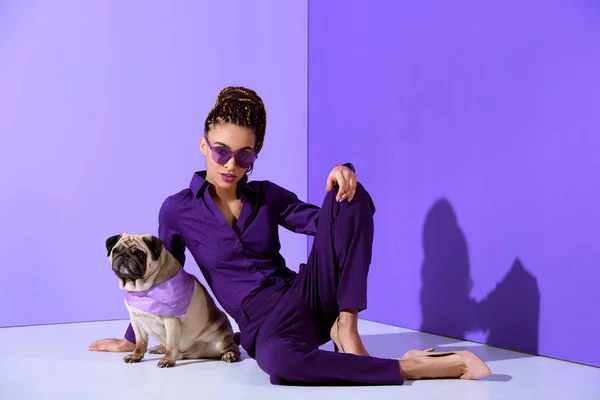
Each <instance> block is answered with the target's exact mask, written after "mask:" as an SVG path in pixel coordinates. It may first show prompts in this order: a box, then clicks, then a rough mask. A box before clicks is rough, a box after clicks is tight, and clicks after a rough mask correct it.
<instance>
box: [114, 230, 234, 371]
mask: <svg viewBox="0 0 600 400" xmlns="http://www.w3.org/2000/svg"><path fill="white" fill-rule="evenodd" d="M106 249H107V251H108V257H109V259H110V264H111V266H112V270H113V272H114V273H115V275H116V276H117V277H118V278H119V287H120V288H121V289H122V290H123V291H124V292H125V306H126V307H127V309H128V310H129V317H130V321H131V325H132V327H133V330H134V332H135V341H136V346H135V349H134V350H133V353H131V354H129V355H127V356H126V357H125V358H124V361H125V362H126V363H137V362H140V361H141V360H142V358H143V357H144V354H145V353H146V350H147V347H148V335H150V336H152V337H153V338H154V339H156V340H157V341H158V342H159V343H160V345H159V346H156V347H153V348H151V349H150V350H148V352H149V353H151V354H164V356H163V358H162V359H161V360H160V361H159V362H158V367H160V368H168V367H173V366H175V362H176V360H183V359H200V358H207V359H218V358H220V359H221V360H223V361H225V362H234V361H236V360H238V359H239V357H240V350H239V347H238V345H237V344H236V342H235V341H234V333H233V330H232V327H231V324H230V322H229V319H228V318H227V315H226V314H225V313H224V312H223V311H221V310H220V309H218V308H217V306H216V304H215V302H214V300H213V299H212V297H211V296H210V294H209V293H208V292H207V290H206V288H205V287H204V286H203V285H202V284H201V283H200V282H199V281H198V279H197V278H196V277H195V276H194V275H192V274H189V273H187V272H186V271H184V269H183V268H182V267H181V265H180V264H179V262H178V261H177V260H176V259H175V257H173V255H172V254H171V253H170V252H169V251H167V249H166V248H165V247H164V244H163V242H162V241H161V240H160V239H159V238H157V237H155V236H153V235H136V234H127V233H122V234H120V235H115V236H111V237H109V238H108V239H107V240H106Z"/></svg>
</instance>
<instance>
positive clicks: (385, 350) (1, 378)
mask: <svg viewBox="0 0 600 400" xmlns="http://www.w3.org/2000/svg"><path fill="white" fill-rule="evenodd" d="M126 326H127V321H109V322H94V323H78V324H62V325H46V326H31V327H16V328H2V329H0V343H2V345H1V347H0V360H2V364H1V366H0V399H1V400H20V399H27V400H34V399H35V400H41V399H61V400H68V399H78V400H83V399H86V400H94V399H103V400H106V399H108V400H120V399H126V400H136V399H143V400H152V399H165V398H169V399H177V398H180V399H186V398H189V399H204V400H208V399H238V398H241V399H252V398H254V399H261V400H263V399H277V400H281V399H283V398H285V399H303V400H305V399H306V398H307V397H309V398H310V400H317V399H332V398H334V396H335V397H338V395H339V396H340V398H343V399H345V400H348V399H369V400H375V399H379V398H381V399H383V398H385V399H391V398H394V399H420V400H424V399H438V398H440V397H441V398H442V399H444V400H451V399H461V400H464V399H474V400H475V399H544V400H549V399H573V400H584V399H596V400H598V399H600V369H598V368H592V367H586V366H582V365H577V364H572V363H567V362H562V361H557V360H552V359H547V358H542V357H531V356H528V355H524V354H519V353H514V352H510V351H504V350H499V349H495V348H490V347H486V346H483V345H479V344H475V343H468V342H458V341H454V340H451V339H447V338H444V337H439V336H434V335H428V334H423V333H420V332H415V331H410V330H406V329H402V328H397V327H392V326H387V325H382V324H377V323H373V322H369V321H360V326H359V330H360V332H361V334H362V335H363V340H364V342H365V346H366V347H367V350H369V352H370V353H371V355H373V356H378V357H392V358H400V357H401V356H402V354H403V353H404V352H405V351H406V350H409V349H425V348H428V347H436V348H438V349H441V350H453V349H454V350H456V349H461V348H466V347H468V348H469V349H470V350H472V351H473V352H475V353H476V354H478V355H479V356H480V357H481V358H483V359H484V360H485V361H486V362H488V363H489V365H490V367H491V369H492V371H493V375H491V376H490V377H488V378H486V379H484V380H483V381H460V380H429V381H416V382H407V383H406V384H405V385H404V386H395V387H372V386H371V387H282V386H273V385H271V384H270V383H269V379H268V376H267V375H266V374H264V373H263V372H262V371H261V370H260V369H259V368H258V366H257V365H256V362H255V361H254V360H252V359H250V358H248V357H247V355H246V354H245V353H243V359H242V361H241V362H238V363H234V364H226V363H223V362H221V361H214V362H213V361H210V362H206V361H180V362H179V364H178V366H177V367H175V368H171V369H159V368H157V367H156V361H157V360H158V359H159V358H160V356H159V355H147V358H146V362H142V363H140V364H125V363H124V362H123V361H122V358H123V356H124V354H123V353H117V354H115V353H112V354H110V353H90V352H88V351H87V345H88V344H89V343H91V342H92V341H94V340H95V339H97V338H102V337H119V336H121V335H122V334H123V332H124V329H125V327H126ZM323 348H327V349H331V344H330V343H328V344H326V345H325V346H323ZM341 396H343V397H341Z"/></svg>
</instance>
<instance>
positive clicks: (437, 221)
mask: <svg viewBox="0 0 600 400" xmlns="http://www.w3.org/2000/svg"><path fill="white" fill-rule="evenodd" d="M423 251H424V260H423V265H422V270H421V299H420V300H421V312H422V323H421V330H422V331H424V332H429V333H435V334H438V335H444V336H449V337H454V338H459V339H465V334H466V333H467V332H469V331H485V332H487V333H488V337H487V341H486V344H488V345H491V346H497V347H502V348H506V349H510V350H515V351H521V352H524V353H530V354H538V338H539V335H538V331H539V315H540V293H539V288H538V284H537V279H536V278H535V277H534V276H533V275H532V274H531V273H530V272H528V271H527V270H526V269H525V268H524V267H523V264H521V261H520V260H519V259H518V258H517V259H515V261H514V262H513V264H512V266H511V268H510V270H509V272H508V273H507V274H506V276H505V277H504V279H503V280H502V281H501V282H500V283H499V284H498V285H497V286H496V288H495V289H494V290H493V291H492V292H491V293H490V294H489V295H488V296H487V297H486V298H485V299H484V300H482V301H480V302H477V301H475V300H474V299H472V298H471V297H470V292H471V288H472V281H471V274H470V264H469V254H468V248H467V241H466V239H465V235H464V234H463V232H462V230H461V229H460V227H459V226H458V223H457V217H456V214H455V212H454V210H453V208H452V205H451V204H450V202H448V201H447V200H445V199H441V200H438V201H437V202H436V203H435V204H434V205H433V207H432V208H431V209H430V210H429V212H428V214H427V217H426V219H425V226H424V228H423Z"/></svg>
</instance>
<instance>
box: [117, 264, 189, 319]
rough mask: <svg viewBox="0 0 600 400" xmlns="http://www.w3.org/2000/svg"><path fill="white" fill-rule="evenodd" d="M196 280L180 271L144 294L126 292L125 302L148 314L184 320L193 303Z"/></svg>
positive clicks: (181, 269)
mask: <svg viewBox="0 0 600 400" xmlns="http://www.w3.org/2000/svg"><path fill="white" fill-rule="evenodd" d="M193 293H194V279H193V277H192V275H191V274H188V273H187V272H185V271H184V270H183V268H180V269H179V272H177V275H175V276H174V277H172V278H171V279H169V280H166V281H164V282H163V283H161V284H159V285H156V286H154V287H152V288H150V289H148V290H145V291H143V292H129V291H125V301H126V302H127V304H129V305H130V306H131V307H135V308H137V309H138V310H141V311H145V312H148V313H153V314H158V315H162V316H168V317H178V318H183V316H184V315H185V313H186V312H187V308H188V306H189V305H190V302H191V301H192V294H193Z"/></svg>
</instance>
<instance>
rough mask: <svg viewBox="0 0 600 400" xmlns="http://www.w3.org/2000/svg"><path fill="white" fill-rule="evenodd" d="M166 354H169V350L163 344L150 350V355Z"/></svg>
mask: <svg viewBox="0 0 600 400" xmlns="http://www.w3.org/2000/svg"><path fill="white" fill-rule="evenodd" d="M166 352H167V349H166V348H165V346H163V345H162V344H160V345H158V346H154V347H152V348H151V349H149V350H148V353H150V354H165V353H166Z"/></svg>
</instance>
